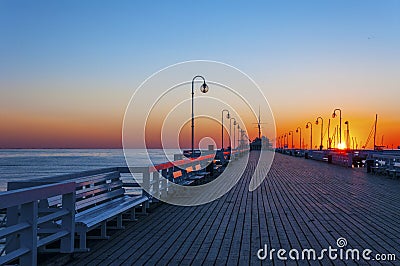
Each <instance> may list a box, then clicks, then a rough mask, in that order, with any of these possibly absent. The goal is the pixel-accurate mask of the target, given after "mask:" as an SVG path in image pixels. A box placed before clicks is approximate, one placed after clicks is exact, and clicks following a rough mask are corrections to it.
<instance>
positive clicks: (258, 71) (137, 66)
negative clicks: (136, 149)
mask: <svg viewBox="0 0 400 266" xmlns="http://www.w3.org/2000/svg"><path fill="white" fill-rule="evenodd" d="M399 14H400V1H395V0H393V1H389V0H388V1H378V0H376V1H353V0H349V1H274V2H272V1H196V2H195V1H4V0H3V1H1V2H0V36H1V42H0V59H1V60H0V87H1V91H2V92H1V93H2V97H1V99H0V104H1V107H0V108H1V111H2V112H7V113H16V112H17V113H18V112H19V113H21V114H22V115H23V114H24V113H27V112H30V113H31V114H35V115H37V116H51V115H56V114H62V115H65V116H69V117H74V116H75V115H76V113H75V112H85V113H86V114H93V117H94V116H95V115H96V114H102V115H106V116H107V115H114V116H115V117H120V116H121V115H122V114H123V110H124V108H125V106H126V103H127V101H128V99H129V97H130V95H131V93H132V90H133V89H134V88H136V87H137V86H138V85H139V84H140V83H141V82H142V81H143V80H144V79H145V78H147V77H148V76H149V75H151V74H152V73H154V72H155V71H157V70H159V69H161V68H163V67H166V66H168V65H170V64H173V63H177V62H180V61H186V60H191V59H210V60H216V61H222V62H225V63H228V64H232V65H233V66H235V67H238V68H239V69H241V70H243V71H244V72H246V73H247V74H249V75H250V76H251V77H253V78H254V79H255V81H256V82H258V83H259V84H260V85H261V87H262V89H263V91H264V92H265V93H266V94H267V96H268V97H269V100H270V103H271V106H272V108H273V109H274V110H275V112H276V113H277V118H278V120H279V119H281V120H282V121H283V120H284V119H286V116H290V115H291V114H290V112H289V113H288V112H287V110H286V116H284V115H280V113H285V112H281V111H282V110H281V109H280V108H282V105H284V104H285V103H290V104H293V103H300V104H299V106H297V107H296V108H294V109H297V108H304V107H307V106H310V104H311V105H313V104H315V108H319V107H321V106H325V105H327V106H329V109H330V108H331V106H334V105H335V104H336V103H337V101H338V100H340V99H342V98H343V95H344V94H347V93H350V95H352V96H354V97H355V96H357V95H363V94H365V91H374V90H377V89H381V90H383V91H382V92H383V93H384V94H388V95H395V96H399V93H398V91H400V90H398V87H399V78H398V69H400V63H399V62H400V52H399V47H400V18H399V17H400V15H399ZM321 89H322V91H319V90H321ZM332 90H335V91H336V92H337V93H336V94H334V95H331V92H332ZM282 91H285V94H284V95H282ZM299 91H300V92H302V93H299ZM116 92H118V93H116ZM93 95H95V96H96V101H95V102H92V101H90V99H93ZM291 95H296V96H295V97H290V96H291ZM321 97H323V98H328V99H329V101H328V102H326V103H324V104H321V103H318V101H319V99H320V98H321ZM363 97H364V98H357V99H358V101H360V104H361V102H366V103H367V105H368V104H371V103H372V102H374V101H375V98H373V97H367V96H363ZM393 98H396V97H388V99H387V100H388V101H389V102H388V104H387V105H389V106H393V105H394V104H396V101H395V100H393ZM397 98H398V97H397ZM309 99H310V101H311V102H312V103H306V101H307V100H309ZM352 102H354V100H353V101H348V102H345V103H344V105H346V104H348V105H351V103H352ZM361 106H362V104H361ZM104 107H106V109H107V110H108V111H107V113H105V111H104ZM393 108H394V107H393ZM393 108H392V109H388V110H387V109H385V108H383V109H382V110H381V112H388V113H391V112H393V111H396V109H393ZM397 110H398V109H397ZM377 111H380V110H379V108H378V110H377ZM293 112H294V113H295V112H296V111H295V110H293ZM329 112H330V110H329ZM93 119H95V118H93Z"/></svg>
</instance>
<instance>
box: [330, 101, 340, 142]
mask: <svg viewBox="0 0 400 266" xmlns="http://www.w3.org/2000/svg"><path fill="white" fill-rule="evenodd" d="M336 111H339V117H340V121H339V136H340V137H339V144H338V145H342V110H341V109H339V108H336V109H335V110H333V114H332V118H335V117H336V116H337V115H336Z"/></svg>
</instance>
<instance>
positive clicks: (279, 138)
mask: <svg viewBox="0 0 400 266" xmlns="http://www.w3.org/2000/svg"><path fill="white" fill-rule="evenodd" d="M277 148H278V149H280V148H281V136H278V147H277Z"/></svg>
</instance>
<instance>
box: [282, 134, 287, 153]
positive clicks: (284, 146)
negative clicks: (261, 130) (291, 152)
mask: <svg viewBox="0 0 400 266" xmlns="http://www.w3.org/2000/svg"><path fill="white" fill-rule="evenodd" d="M282 137H283V148H284V149H285V148H286V133H285V134H283V135H282Z"/></svg>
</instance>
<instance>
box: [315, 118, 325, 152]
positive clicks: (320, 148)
mask: <svg viewBox="0 0 400 266" xmlns="http://www.w3.org/2000/svg"><path fill="white" fill-rule="evenodd" d="M319 119H321V144H320V145H319V150H320V151H322V148H323V147H324V146H323V145H322V141H323V138H324V135H323V132H324V119H323V118H322V117H320V116H318V117H317V120H316V121H315V124H316V125H318V120H319Z"/></svg>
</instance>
